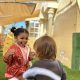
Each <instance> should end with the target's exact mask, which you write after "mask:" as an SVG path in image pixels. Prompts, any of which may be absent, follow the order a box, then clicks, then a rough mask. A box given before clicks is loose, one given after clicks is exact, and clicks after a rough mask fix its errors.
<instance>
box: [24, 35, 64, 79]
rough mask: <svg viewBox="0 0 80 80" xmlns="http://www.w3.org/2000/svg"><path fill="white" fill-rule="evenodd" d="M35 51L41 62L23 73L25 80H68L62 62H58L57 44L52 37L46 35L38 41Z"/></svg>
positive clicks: (35, 44) (37, 62)
mask: <svg viewBox="0 0 80 80" xmlns="http://www.w3.org/2000/svg"><path fill="white" fill-rule="evenodd" d="M34 50H35V52H36V55H37V57H38V58H39V60H38V61H36V62H35V63H34V64H33V65H32V67H31V68H30V69H29V70H28V71H26V72H24V73H23V78H24V79H27V80H66V73H65V71H64V69H63V67H62V65H61V63H60V61H58V60H56V51H57V49H56V44H55V41H54V40H53V39H52V38H51V37H49V36H47V35H45V36H42V37H40V38H39V39H37V40H36V41H35V43H34Z"/></svg>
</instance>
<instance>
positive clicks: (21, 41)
mask: <svg viewBox="0 0 80 80" xmlns="http://www.w3.org/2000/svg"><path fill="white" fill-rule="evenodd" d="M28 36H29V35H28V34H27V33H25V32H24V33H20V34H19V35H18V36H17V37H15V40H16V43H17V44H18V45H20V46H21V47H25V45H26V43H27V41H28Z"/></svg>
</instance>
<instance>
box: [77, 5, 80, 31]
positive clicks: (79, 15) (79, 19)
mask: <svg viewBox="0 0 80 80" xmlns="http://www.w3.org/2000/svg"><path fill="white" fill-rule="evenodd" d="M76 32H80V10H79V8H78V7H77V26H76Z"/></svg>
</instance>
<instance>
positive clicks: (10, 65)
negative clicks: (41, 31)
mask: <svg viewBox="0 0 80 80" xmlns="http://www.w3.org/2000/svg"><path fill="white" fill-rule="evenodd" d="M28 36H29V32H28V31H27V30H26V29H24V28H18V29H16V30H15V31H14V39H15V43H14V44H12V45H11V46H10V48H9V49H8V50H7V52H6V53H5V55H4V57H3V59H4V62H5V63H6V64H7V71H6V73H5V77H6V78H8V80H23V78H22V74H23V72H25V71H26V70H27V69H28V64H29V60H30V56H29V53H30V48H29V47H28V46H27V45H26V43H27V41H28Z"/></svg>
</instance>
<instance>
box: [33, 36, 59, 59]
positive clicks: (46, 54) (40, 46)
mask: <svg viewBox="0 0 80 80" xmlns="http://www.w3.org/2000/svg"><path fill="white" fill-rule="evenodd" d="M33 48H34V50H35V51H36V53H37V55H38V58H39V59H55V58H56V52H57V50H56V43H55V41H54V40H53V39H52V38H51V37H49V36H47V35H45V36H42V37H40V38H39V39H37V40H36V41H35V43H34V45H33Z"/></svg>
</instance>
